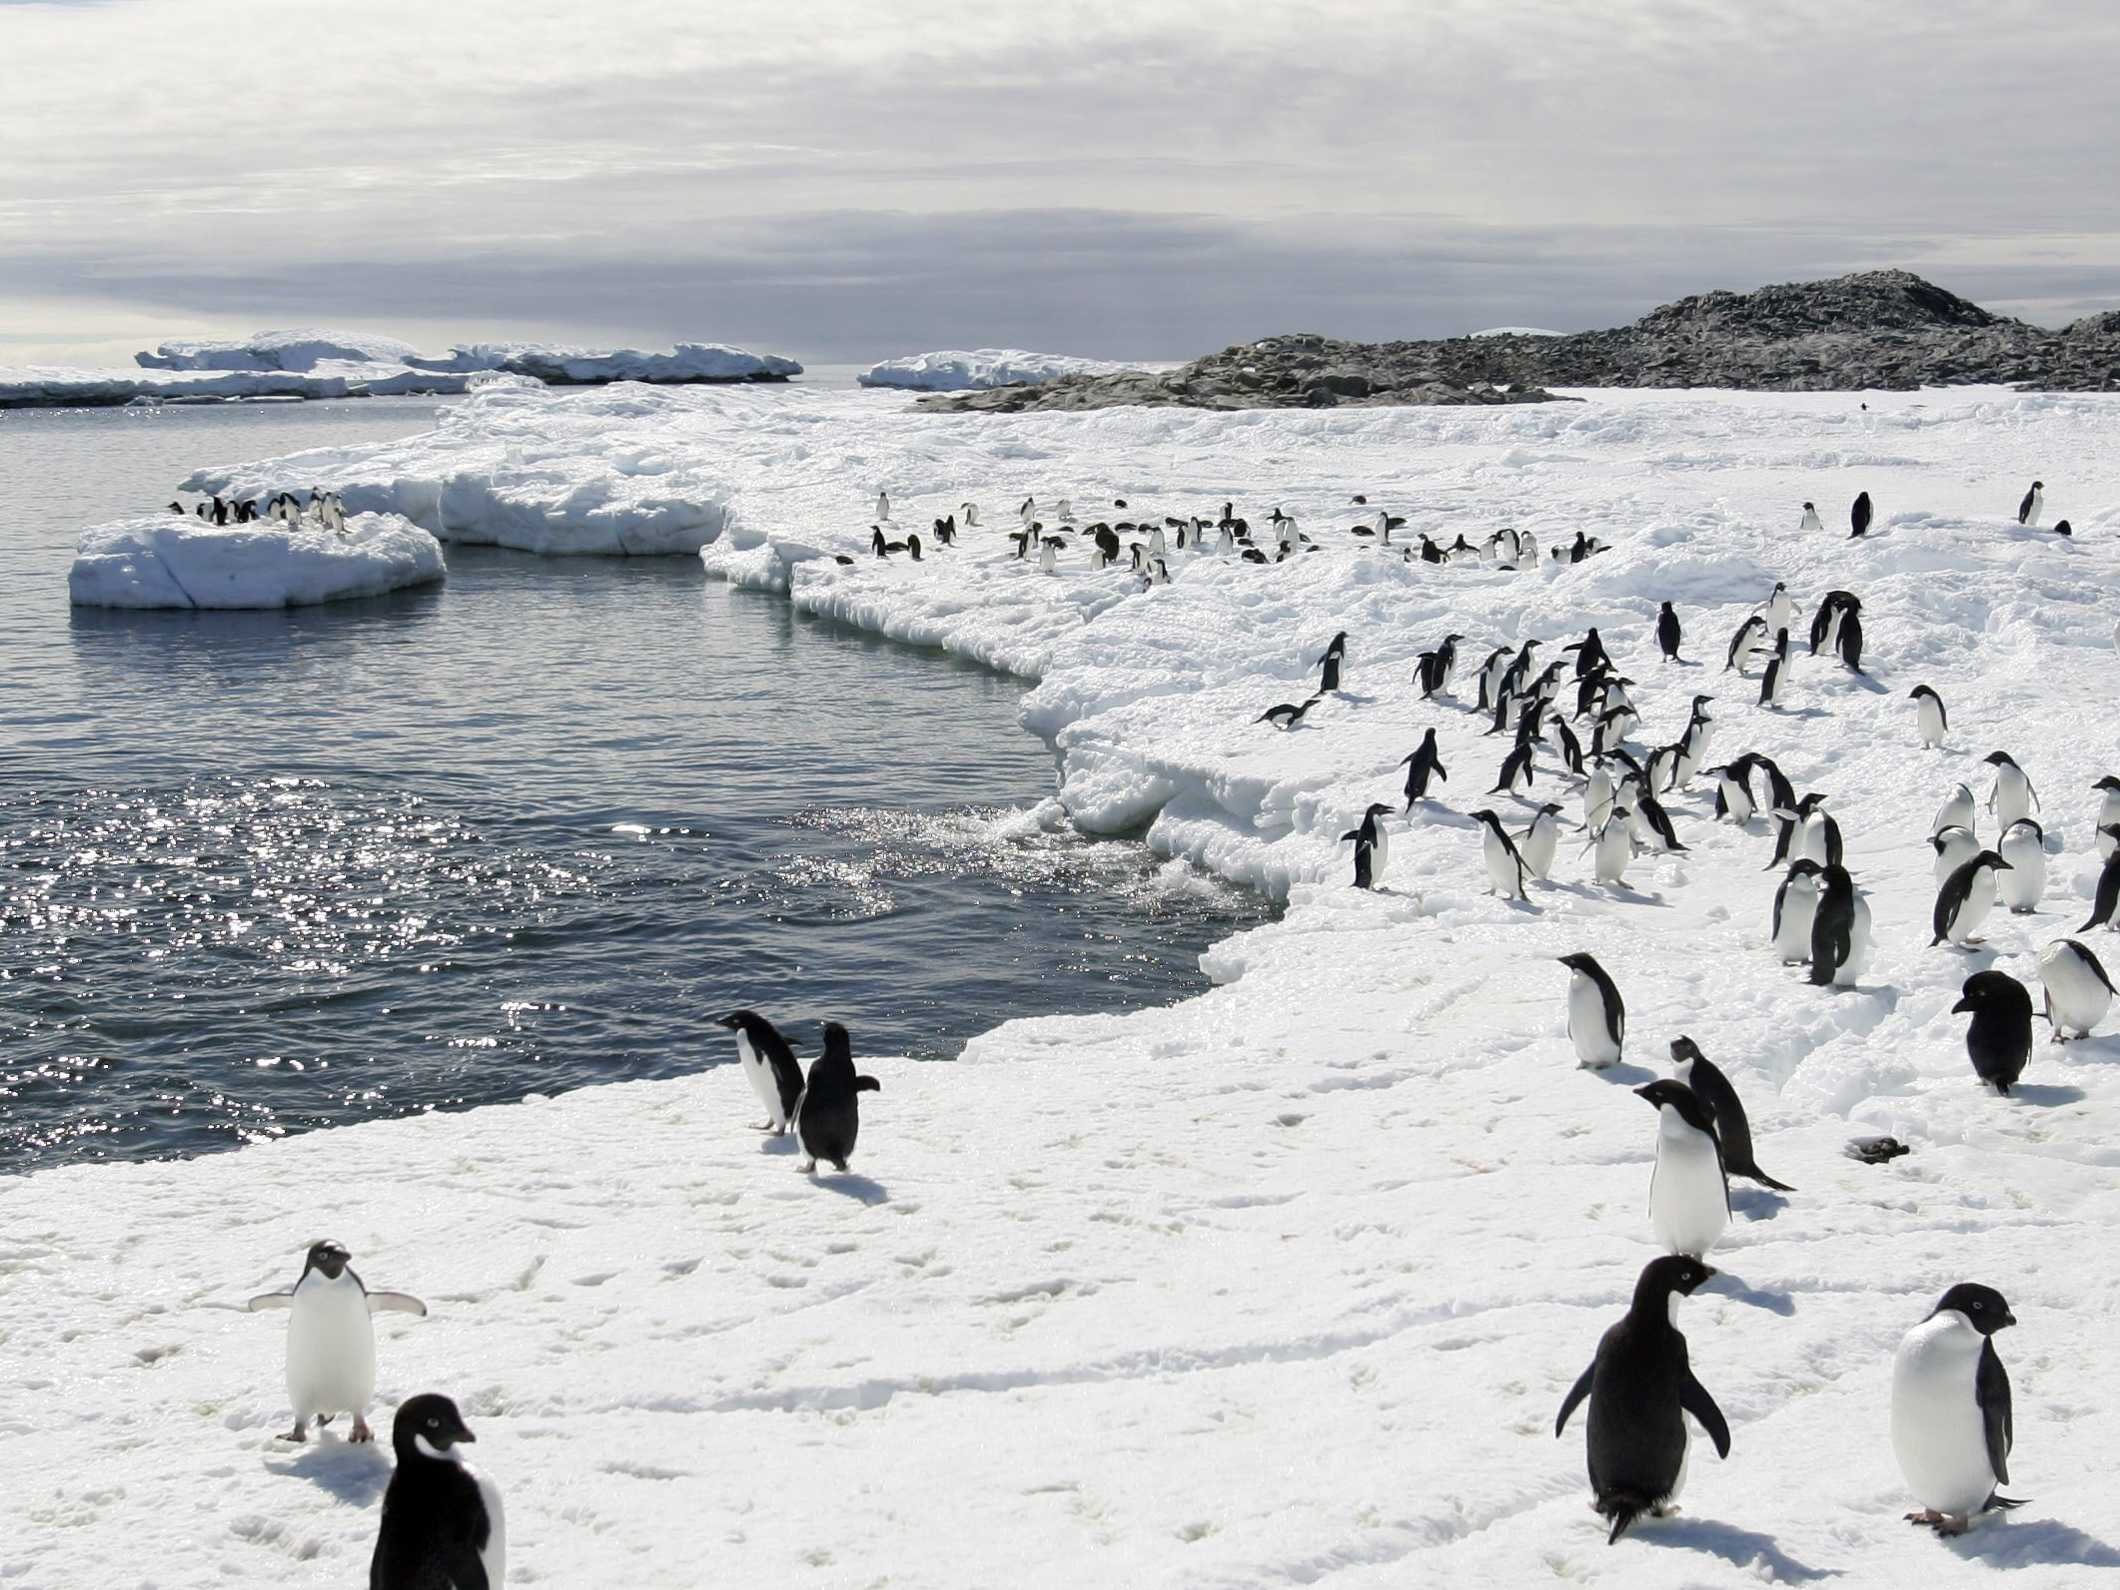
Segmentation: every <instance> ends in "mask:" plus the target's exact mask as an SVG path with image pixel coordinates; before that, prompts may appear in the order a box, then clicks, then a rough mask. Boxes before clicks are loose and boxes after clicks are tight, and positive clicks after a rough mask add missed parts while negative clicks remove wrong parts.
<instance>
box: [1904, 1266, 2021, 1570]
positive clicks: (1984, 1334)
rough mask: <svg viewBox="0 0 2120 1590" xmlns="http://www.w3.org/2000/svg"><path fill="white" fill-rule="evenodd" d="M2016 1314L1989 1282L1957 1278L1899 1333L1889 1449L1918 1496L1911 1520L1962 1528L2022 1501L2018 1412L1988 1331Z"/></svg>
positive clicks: (1955, 1531) (1948, 1529)
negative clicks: (2014, 1454)
mask: <svg viewBox="0 0 2120 1590" xmlns="http://www.w3.org/2000/svg"><path fill="white" fill-rule="evenodd" d="M2016 1323H2017V1316H2016V1315H2014V1314H2012V1313H2011V1312H2010V1306H2009V1304H2008V1303H2006V1302H2004V1301H2003V1297H2002V1294H2001V1293H2000V1292H1998V1291H1996V1290H1995V1289H1994V1288H1993V1287H1988V1286H1980V1285H1977V1284H1975V1283H1973V1282H1970V1281H1967V1282H1961V1283H1959V1284H1958V1285H1957V1286H1954V1287H1952V1288H1951V1289H1950V1290H1949V1291H1948V1292H1946V1293H1944V1294H1943V1298H1942V1300H1941V1301H1940V1302H1938V1303H1937V1305H1936V1306H1935V1308H1933V1309H1931V1310H1930V1311H1929V1315H1928V1318H1926V1319H1924V1320H1923V1321H1922V1322H1921V1323H1920V1324H1919V1325H1916V1326H1915V1327H1914V1328H1913V1329H1912V1330H1910V1331H1908V1332H1907V1333H1906V1335H1905V1336H1903V1337H1901V1338H1900V1341H1899V1351H1898V1353H1897V1354H1896V1355H1895V1356H1894V1358H1893V1360H1892V1450H1893V1451H1894V1452H1895V1453H1896V1454H1897V1455H1898V1458H1899V1472H1900V1473H1901V1474H1903V1475H1905V1476H1906V1482H1907V1489H1908V1490H1910V1491H1912V1492H1913V1493H1914V1500H1915V1501H1917V1502H1919V1503H1920V1504H1921V1508H1920V1510H1919V1511H1918V1512H1912V1513H1909V1514H1907V1522H1908V1523H1911V1524H1923V1525H1926V1526H1928V1527H1929V1528H1931V1529H1933V1530H1935V1531H1936V1532H1937V1533H1938V1534H1940V1535H1962V1534H1964V1533H1965V1531H1966V1529H1967V1528H1968V1526H1969V1525H1970V1524H1971V1523H1972V1520H1973V1517H1974V1515H1975V1514H1978V1513H1985V1512H1991V1511H1993V1510H1994V1509H1996V1508H2007V1507H2022V1506H2023V1505H2024V1503H2023V1502H2021V1501H2018V1500H2016V1499H2015V1498H2013V1497H2008V1496H2004V1495H2003V1494H2002V1493H2001V1491H2000V1490H1999V1489H1998V1488H1997V1487H1999V1486H2003V1485H2007V1484H2008V1483H2009V1482H2010V1448H2011V1447H2012V1446H2014V1445H2015V1444H2016V1419H2015V1416H2014V1414H2013V1412H2012V1409H2011V1406H2010V1377H2009V1372H2008V1371H2007V1370H2005V1369H2004V1368H2003V1367H2002V1360H2001V1358H2000V1357H1998V1356H1997V1355H1996V1352H1995V1342H1994V1335H1995V1332H1997V1331H1999V1330H2007V1329H2008V1328H2009V1327H2010V1326H2012V1325H2014V1324H2016Z"/></svg>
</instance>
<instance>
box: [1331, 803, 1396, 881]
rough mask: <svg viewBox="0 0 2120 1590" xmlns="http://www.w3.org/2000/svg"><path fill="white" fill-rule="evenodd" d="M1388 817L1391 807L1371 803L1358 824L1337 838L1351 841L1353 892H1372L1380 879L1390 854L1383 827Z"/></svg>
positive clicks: (1388, 837)
mask: <svg viewBox="0 0 2120 1590" xmlns="http://www.w3.org/2000/svg"><path fill="white" fill-rule="evenodd" d="M1390 815H1391V808H1390V807H1389V806H1385V805H1382V804H1379V803H1373V804H1372V805H1371V806H1370V807H1369V809H1368V810H1367V811H1366V812H1364V813H1363V814H1362V825H1361V826H1360V827H1359V828H1350V829H1349V830H1348V831H1347V832H1346V833H1344V834H1342V835H1340V842H1341V843H1342V844H1345V843H1346V842H1347V841H1348V840H1350V839H1352V840H1353V841H1354V886H1355V887H1356V888H1357V889H1373V888H1375V887H1376V886H1377V884H1378V883H1379V882H1380V881H1381V880H1382V879H1383V876H1384V862H1385V860H1386V858H1387V857H1388V856H1389V854H1390V846H1391V836H1390V833H1389V832H1388V831H1387V830H1386V829H1385V827H1384V819H1385V818H1387V817H1389V816H1390Z"/></svg>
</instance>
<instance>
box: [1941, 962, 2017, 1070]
mask: <svg viewBox="0 0 2120 1590" xmlns="http://www.w3.org/2000/svg"><path fill="white" fill-rule="evenodd" d="M1958 992H1959V995H1960V998H1959V1000H1958V1003H1957V1004H1955V1005H1953V1006H1952V1007H1951V1013H1952V1014H1953V1015H1958V1014H1961V1013H1963V1014H1968V1015H1970V1016H1971V1017H1972V1018H1973V1019H1972V1021H1971V1022H1969V1023H1968V1024H1967V1025H1966V1029H1965V1052H1966V1054H1967V1056H1968V1057H1970V1058H1971V1060H1972V1062H1973V1071H1974V1073H1975V1075H1977V1076H1978V1077H1979V1078H1980V1080H1981V1081H1982V1082H1985V1083H1987V1084H1988V1085H1989V1086H1991V1087H1992V1088H1994V1090H1995V1091H1996V1092H1997V1093H2000V1094H2002V1095H2003V1096H2004V1097H2005V1098H2006V1097H2008V1096H2009V1091H2010V1088H2011V1087H2012V1086H2013V1085H2014V1084H2015V1083H2016V1081H2017V1079H2018V1078H2019V1077H2021V1076H2023V1075H2024V1066H2025V1062H2026V1061H2027V1060H2029V1059H2031V1057H2032V996H2031V995H2030V994H2029V993H2028V992H2026V990H2025V986H2024V984H2022V983H2020V982H2018V981H2017V979H2016V978H2014V977H2012V976H2010V974H2009V973H2008V972H1997V971H1986V972H1975V973H1974V974H1973V975H1972V976H1971V977H1968V978H1967V979H1966V980H1965V986H1964V987H1962V988H1961V989H1959V991H1958Z"/></svg>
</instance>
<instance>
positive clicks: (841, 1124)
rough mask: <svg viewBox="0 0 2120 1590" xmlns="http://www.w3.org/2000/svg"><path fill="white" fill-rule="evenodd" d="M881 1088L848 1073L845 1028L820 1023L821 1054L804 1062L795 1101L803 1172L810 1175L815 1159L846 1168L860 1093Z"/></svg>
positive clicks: (849, 1047) (850, 1051) (850, 1059)
mask: <svg viewBox="0 0 2120 1590" xmlns="http://www.w3.org/2000/svg"><path fill="white" fill-rule="evenodd" d="M882 1091H883V1084H882V1083H881V1082H878V1081H877V1080H876V1079H875V1078H874V1077H869V1076H856V1075H855V1074H854V1048H853V1043H852V1041H851V1040H850V1039H849V1038H848V1037H847V1030H846V1028H844V1027H842V1026H841V1025H840V1024H839V1023H838V1022H836V1021H828V1022H826V1023H825V1024H824V1053H823V1054H821V1055H819V1056H818V1057H817V1058H816V1059H815V1060H813V1061H811V1062H810V1079H809V1081H808V1082H807V1083H806V1084H805V1085H804V1087H803V1090H802V1096H801V1097H800V1098H798V1099H797V1100H796V1101H795V1135H796V1136H797V1137H799V1138H800V1139H801V1140H802V1151H803V1152H804V1153H805V1154H808V1155H809V1156H810V1157H809V1158H808V1159H807V1160H805V1161H804V1162H803V1164H802V1167H801V1169H802V1171H803V1173H804V1174H805V1175H815V1174H816V1172H817V1162H818V1161H819V1160H820V1159H828V1160H830V1161H831V1162H832V1167H833V1169H835V1170H839V1171H844V1170H845V1169H846V1168H847V1161H848V1159H850V1158H851V1157H852V1156H853V1153H854V1139H855V1138H856V1137H857V1136H859V1135H860V1132H861V1095H862V1094H864V1093H881V1092H882Z"/></svg>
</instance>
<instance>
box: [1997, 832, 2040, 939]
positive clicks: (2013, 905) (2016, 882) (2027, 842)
mask: <svg viewBox="0 0 2120 1590" xmlns="http://www.w3.org/2000/svg"><path fill="white" fill-rule="evenodd" d="M1995 849H1996V852H1997V853H1998V854H1999V855H2000V856H2001V857H2002V871H2000V872H1998V873H1997V874H1996V875H1995V894H1996V897H1997V898H1998V899H2000V900H2001V901H2002V903H2003V904H2004V905H2006V906H2008V907H2009V908H2010V914H2011V915H2012V916H2030V915H2031V914H2032V913H2033V912H2034V911H2036V910H2038V909H2039V897H2040V896H2041V895H2043V894H2044V893H2046V830H2045V829H2044V828H2042V827H2040V826H2039V824H2038V823H2036V822H2034V821H2033V820H2032V819H2031V818H2029V817H2020V818H2018V819H2017V820H2016V821H2015V822H2014V823H2011V824H2010V826H2009V827H2008V829H2006V830H2005V831H2004V833H2003V835H2002V838H2001V840H2000V841H1999V842H1998V843H1997V844H1996V846H1995Z"/></svg>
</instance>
